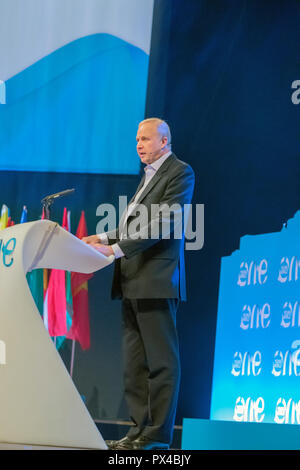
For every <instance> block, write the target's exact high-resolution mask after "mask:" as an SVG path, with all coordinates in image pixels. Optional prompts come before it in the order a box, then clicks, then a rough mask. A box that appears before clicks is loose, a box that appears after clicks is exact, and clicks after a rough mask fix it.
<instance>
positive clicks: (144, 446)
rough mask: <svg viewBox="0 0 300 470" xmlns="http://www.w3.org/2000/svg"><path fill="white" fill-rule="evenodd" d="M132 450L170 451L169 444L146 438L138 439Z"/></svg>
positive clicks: (134, 442)
mask: <svg viewBox="0 0 300 470" xmlns="http://www.w3.org/2000/svg"><path fill="white" fill-rule="evenodd" d="M131 449H132V450H154V449H157V450H168V449H169V444H166V443H165V442H159V441H153V440H151V439H149V438H147V437H145V436H140V437H138V438H137V439H136V440H135V441H133V442H132V447H131Z"/></svg>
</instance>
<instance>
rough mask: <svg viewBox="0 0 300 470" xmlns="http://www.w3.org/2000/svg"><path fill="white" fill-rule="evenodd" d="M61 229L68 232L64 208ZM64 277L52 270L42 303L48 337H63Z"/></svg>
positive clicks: (64, 317) (64, 308) (64, 324)
mask: <svg viewBox="0 0 300 470" xmlns="http://www.w3.org/2000/svg"><path fill="white" fill-rule="evenodd" d="M62 227H63V228H64V229H66V230H68V218H67V209H66V208H64V214H63V223H62ZM65 278H66V275H65V271H63V270H61V269H52V270H51V273H50V277H49V282H48V288H47V292H46V296H45V301H44V323H45V324H46V326H47V328H48V332H49V335H50V336H65V335H66V333H67V321H66V308H67V302H66V280H65Z"/></svg>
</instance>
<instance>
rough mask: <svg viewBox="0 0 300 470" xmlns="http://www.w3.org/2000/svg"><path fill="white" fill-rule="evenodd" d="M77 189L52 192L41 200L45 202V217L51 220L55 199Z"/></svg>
mask: <svg viewBox="0 0 300 470" xmlns="http://www.w3.org/2000/svg"><path fill="white" fill-rule="evenodd" d="M74 191H75V189H74V188H73V189H65V190H64V191H60V192H59V193H55V194H51V195H50V196H46V197H44V198H43V199H42V200H41V202H42V204H43V210H44V216H45V219H48V220H50V209H51V206H52V204H53V202H54V199H57V198H59V197H62V196H67V195H68V194H71V193H73V192H74Z"/></svg>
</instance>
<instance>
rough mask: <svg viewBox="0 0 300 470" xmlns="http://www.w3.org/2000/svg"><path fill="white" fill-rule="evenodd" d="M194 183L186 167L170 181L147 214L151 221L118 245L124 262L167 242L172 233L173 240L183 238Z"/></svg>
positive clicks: (191, 174)
mask: <svg viewBox="0 0 300 470" xmlns="http://www.w3.org/2000/svg"><path fill="white" fill-rule="evenodd" d="M194 183H195V175H194V171H193V170H192V168H191V167H190V166H189V165H185V166H184V167H182V168H180V170H179V171H178V173H177V174H176V175H174V176H172V177H170V179H169V181H168V184H167V187H166V189H165V192H164V195H163V197H162V199H161V200H160V203H159V204H158V205H157V207H156V210H155V211H153V213H152V212H151V220H150V221H149V222H148V221H147V222H145V223H144V224H143V226H142V227H141V228H140V229H139V230H138V232H136V233H134V232H130V233H129V238H127V239H124V240H120V241H119V242H118V245H119V246H120V248H121V250H122V251H123V253H124V254H125V256H126V258H131V257H132V256H135V255H136V254H138V253H140V252H142V251H145V250H147V249H148V248H150V247H151V246H153V245H154V244H156V243H158V242H159V241H160V240H161V239H163V238H171V237H172V236H174V235H175V232H176V235H177V237H178V236H179V237H182V236H184V229H183V223H184V205H185V204H190V202H191V199H192V195H193V190H194ZM180 231H181V232H180ZM179 232H180V233H179Z"/></svg>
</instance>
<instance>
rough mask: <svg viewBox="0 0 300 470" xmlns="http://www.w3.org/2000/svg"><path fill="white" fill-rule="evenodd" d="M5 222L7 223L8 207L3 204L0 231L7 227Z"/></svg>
mask: <svg viewBox="0 0 300 470" xmlns="http://www.w3.org/2000/svg"><path fill="white" fill-rule="evenodd" d="M7 222H8V207H7V206H6V205H5V204H2V209H1V219H0V230H3V229H5V228H6V227H7Z"/></svg>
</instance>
